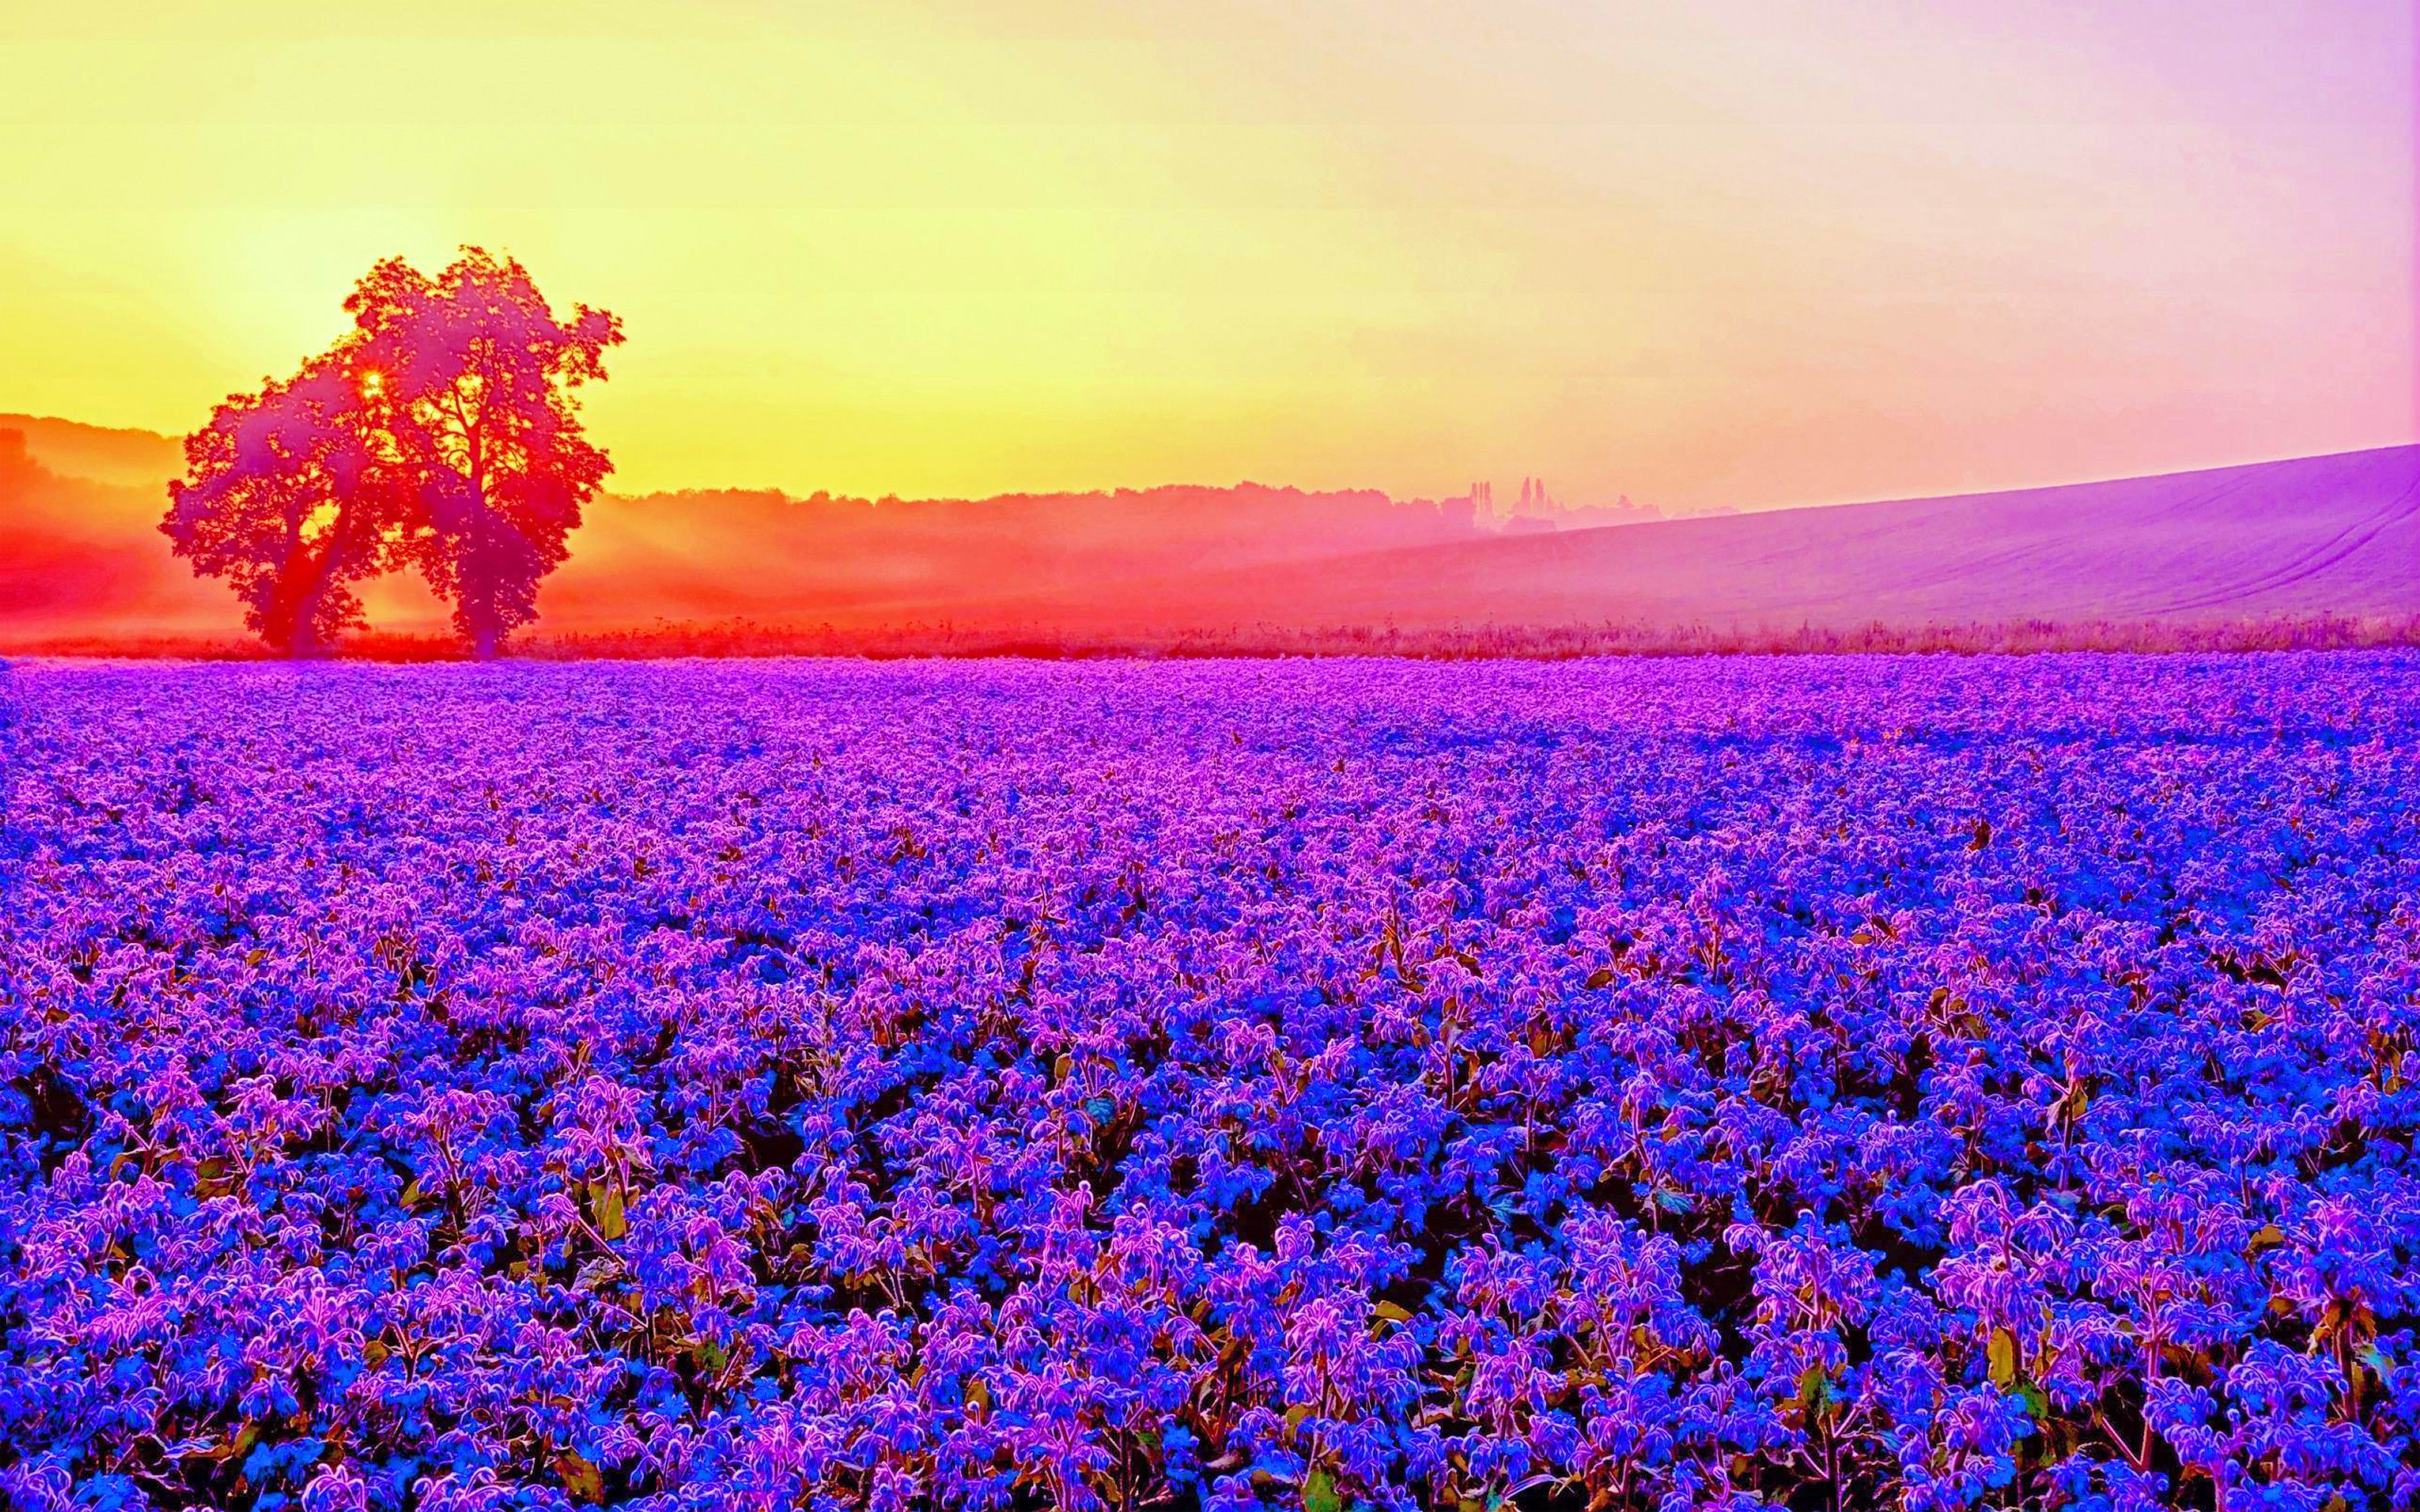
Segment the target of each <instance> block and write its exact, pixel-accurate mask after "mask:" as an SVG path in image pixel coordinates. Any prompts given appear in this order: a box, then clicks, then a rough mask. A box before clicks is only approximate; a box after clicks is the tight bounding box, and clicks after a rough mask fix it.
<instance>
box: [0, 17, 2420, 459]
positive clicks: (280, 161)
mask: <svg viewBox="0 0 2420 1512" xmlns="http://www.w3.org/2000/svg"><path fill="white" fill-rule="evenodd" d="M2189 23H2190V24H2189ZM2411 55H2412V43H2411V27H2410V22H2409V19H2408V17H2407V16H2406V15H2405V14H2404V7H2402V6H2401V5H2399V4H2397V3H2393V0H2340V3H2337V4H2333V5H2298V4H2291V3H2288V0H2230V4H2229V6H2228V7H2226V8H2224V13H2223V14H2215V15H2214V13H2213V12H2212V11H2211V8H2207V7H2203V6H2197V5H2190V6H2189V5H2185V4H2181V3H2169V0H2137V3H2134V4H2133V5H2125V4H2120V5H2115V6H2111V7H2103V8H2085V7H2056V8H2051V7H2022V8H2011V7H2008V6H2005V5H1984V4H1981V3H1974V4H1964V3H1961V4H1937V3H1936V4H1929V5H1928V4H1917V3H1916V0H1904V3H1900V0H1890V3H1885V0H1835V3H1825V4H1798V3H1792V0H1755V3H1749V0H1737V3H1729V4H1723V3H1714V4H1705V5H1695V6H1681V5H1672V4H1656V5H1644V4H1619V3H1592V4H1579V3H1571V4H1544V3H1535V0H1498V3H1496V4H1491V5H1487V6H1477V5H1455V6H1445V5H1435V4H1427V3H1422V0H1395V3H1390V4H1382V3H1379V0H1323V3H1318V4H1300V3H1296V4H1289V5H1275V4H1269V5H1260V4H1249V5H1238V4H1214V3H1208V0H1197V3H1193V4H1184V5H1180V4H1174V3H1161V0H1134V3H1127V4H1116V5H1112V4H1088V3H1078V0H1032V3H1029V4H1023V5H970V4H950V5H942V4H919V5H885V4H878V3H871V0H869V3H865V4H859V5H850V6H837V5H835V6H828V7H810V6H793V5H772V4H738V3H721V4H713V5H705V6H684V5H673V4H668V3H665V0H648V3H628V0H585V3H582V4H577V5H560V6H556V5H534V4H526V3H504V4H476V5H467V4H466V5H443V4H440V5H419V4H415V5H411V6H395V5H392V4H385V5H378V6H361V7H349V6H345V5H331V4H324V3H321V4H291V3H287V0H246V3H241V4H182V5H166V4H112V3H102V4H98V5H95V4H80V5H76V6H64V5H50V4H35V3H33V0H0V59H5V63H0V67H5V69H6V73H7V86H6V88H5V89H0V128H5V130H6V131H7V132H8V140H9V143H10V147H9V150H8V152H7V153H6V154H5V157H0V409H24V410H32V411H36V412H40V413H51V414H60V415H65V416H69V417H71V418H76V419H83V420H88V421H93V422H96V423H101V424H133V425H145V426H149V427H152V428H156V429H161V430H167V431H181V430H184V429H187V428H190V427H191V426H193V425H194V424H198V423H199V422H200V421H201V420H202V419H203V418H204V416H205V415H206V414H207V412H208V409H209V405H210V403H211V402H212V401H213V400H215V399H216V398H217V397H219V396H220V395H222V394H223V393H226V392H227V391H229V390H230V389H232V388H236V387H239V386H250V385H251V384H253V383H255V382H256V381H257V380H258V379H259V378H261V377H262V376H263V375H264V374H267V373H271V372H276V373H284V372H287V371H289V370H290V369H291V368H292V367H293V366H294V364H295V363H297V362H298V361H299V360H300V359H301V358H302V356H304V355H305V354H306V353H308V352H309V351H311V350H314V349H316V348H318V347H320V346H322V345H324V344H325V343H326V342H327V341H328V340H329V339H330V338H331V337H332V336H333V335H334V333H335V332H336V330H337V328H338V326H339V324H340V322H341V319H342V316H341V314H340V312H339V310H338V305H339V303H340V301H341V300H342V299H343V296H344V294H345V291H346V289H347V288H348V287H349V285H350V283H351V281H352V280H353V278H355V277H356V276H358V275H359V274H360V273H361V272H362V271H363V270H365V269H366V268H367V267H368V266H369V264H370V263H371V262H372V261H373V260H375V259H376V258H377V257H379V256H381V255H387V254H390V253H395V252H401V253H404V254H407V255H411V256H412V257H413V258H414V259H415V260H416V261H420V262H421V263H422V264H423V265H424V266H429V267H433V266H435V265H437V264H439V263H442V261H443V259H444V258H445V256H446V255H447V254H448V252H449V251H450V249H451V248H452V247H454V246H455V245H457V244H458V243H461V242H465V241H476V242H481V243H484V244H487V245H489V246H491V247H497V248H501V249H504V250H508V251H510V252H512V253H514V254H516V255H519V256H520V257H521V258H522V259H523V260H524V261H525V262H527V263H528V264H529V265H530V267H531V269H532V270H533V271H534V272H535V274H536V275H537V277H538V280H539V283H540V285H541V286H542V287H543V288H545V289H546V290H547V291H548V293H549V294H550V295H551V296H552V297H553V298H555V299H556V300H557V301H563V302H568V301H573V300H583V301H590V302H594V303H599V304H603V305H605V306H607V307H609V308H611V309H613V310H614V311H616V312H617V313H619V314H620V315H621V316H623V318H624V320H625V323H626V326H627V329H628V335H629V344H628V346H627V347H624V348H622V349H621V350H620V351H619V352H617V353H616V354H615V360H614V363H613V373H614V376H613V381H612V382H610V383H609V384H607V385H606V386H605V387H604V388H603V389H602V390H600V391H597V393H596V395H595V397H594V399H593V400H592V403H591V409H590V412H591V415H592V418H593V422H594V426H595V429H596V432H597V436H598V439H599V440H602V441H603V442H604V443H605V444H607V445H608V446H609V447H610V448H611V449H612V450H613V455H614V457H615V459H616V462H617V464H618V468H619V471H618V474H617V477H616V479H615V486H617V487H619V488H623V489H638V488H652V487H669V486H683V485H721V484H734V485H755V484H775V485H780V486H785V487H788V488H790V489H792V490H794V491H799V492H804V491H809V490H812V489H814V488H818V487H825V488H831V489H834V490H843V491H849V492H858V493H870V494H881V493H886V492H899V493H903V494H923V493H985V492H991V491H997V490H1002V489H1010V488H1037V489H1038V488H1054V487H1068V486H1107V485H1118V484H1134V485H1142V484H1151V483H1159V482H1169V481H1202V482H1228V481H1233V480H1235V479H1239V478H1246V477H1249V478H1255V479H1259V480H1262V481H1266V482H1286V483H1297V484H1301V485H1304V486H1346V485H1369V486H1381V487H1386V488H1388V489H1390V490H1393V491H1395V492H1398V493H1403V494H1431V495H1435V494H1443V493H1448V492H1454V491H1459V489H1460V488H1461V486H1463V485H1464V484H1465V483H1466V481H1468V480H1470V479H1472V478H1497V479H1501V480H1504V481H1505V486H1507V487H1508V488H1509V487H1510V486H1512V480H1513V479H1516V478H1517V477H1519V476H1520V475H1522V474H1525V473H1539V474H1543V475H1544V476H1546V477H1547V478H1548V479H1549V480H1550V481H1551V482H1553V483H1554V484H1556V485H1557V487H1558V492H1559V493H1560V494H1562V495H1563V496H1564V497H1566V498H1574V499H1579V500H1584V501H1585V500H1594V499H1598V498H1609V497H1610V496H1611V495H1612V494H1613V493H1615V492H1617V491H1627V492H1629V493H1631V494H1633V495H1635V496H1637V498H1640V499H1642V500H1650V501H1658V502H1663V503H1667V504H1672V505H1678V506H1683V507H1691V506H1700V505H1710V504H1718V503H1734V504H1741V505H1756V504H1764V503H1776V502H1792V501H1818V500H1825V499H1840V498H1854V497H1876V496H1884V495H1890V494H1901V493H1914V492H1925V491H1948V490H1953V489H1957V488H1962V487H1978V486H1994V485H2019V484H2029V483H2037V482H2050V481H2058V480H2062V479H2069V478H2075V477H2083V476H2092V475H2108V474H2115V473H2122V472H2132V471H2154V470H2158V469H2161V468H2173V467H2182V466H2192V465H2198V464H2211V463H2217V462H2223V461H2229V460H2238V459H2242V458H2245V457H2251V456H2265V455H2288V454H2294V453H2305V452H2316V451H2323V450H2333V449H2341V448H2347V447H2352V446H2359V445H2368V444H2381V443H2384V442H2389V441H2398V440H2409V439H2412V434H2413V426H2412V340H2411V336H2412V329H2413V328H2412V167H2411V164H2412V151H2411V148H2412V67H2411Z"/></svg>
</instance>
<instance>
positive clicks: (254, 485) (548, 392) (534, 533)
mask: <svg viewBox="0 0 2420 1512" xmlns="http://www.w3.org/2000/svg"><path fill="white" fill-rule="evenodd" d="M345 310H346V313H347V314H349V315H350V316H352V317H353V329H352V330H351V331H350V332H347V333H346V334H345V335H344V336H343V337H342V338H341V339H339V340H338V341H337V342H336V344H335V345H334V347H330V348H329V349H328V350H327V351H326V352H324V353H321V354H320V355H319V356H318V357H315V358H312V359H311V360H310V361H309V362H306V363H303V364H302V369H301V371H299V372H297V373H296V374H295V375H294V377H292V378H287V379H286V380H285V381H283V382H278V381H276V380H273V379H271V380H267V381H265V382H264V383H263V384H262V386H261V388H260V390H259V392H258V393H241V394H234V395H231V396H230V397H229V398H228V399H227V400H226V402H225V403H224V404H222V405H220V406H219V407H218V409H216V410H214V411H213V412H212V413H211V415H210V421H209V424H208V425H206V426H204V427H203V428H202V429H200V430H198V431H196V432H194V434H193V435H191V436H189V437H187V438H186V439H185V461H186V476H185V477H184V478H183V479H182V480H180V481H178V482H177V483H175V484H172V485H170V486H169V490H168V492H169V506H168V514H167V517H166V518H165V519H163V521H162V522H161V526H160V528H161V529H162V530H163V532H166V533H167V535H168V536H169V538H170V539H171V540H172V541H174V542H175V543H176V550H177V553H178V555H179V556H184V557H189V558H191V559H192V560H193V563H194V570H195V571H196V572H199V573H202V574H205V575H207V576H211V577H223V578H225V579H228V580H229V581H230V582H232V583H233V584H234V585H235V589H236V593H237V595H238V596H239V597H240V598H241V599H242V600H243V604H244V620H245V623H246V624H247V625H250V626H251V627H252V629H253V630H254V631H255V632H256V633H257V634H259V635H260V636H261V637H262V638H263V639H264V640H268V641H269V642H270V643H271V645H274V646H278V647H280V648H281V649H283V650H285V651H287V653H288V654H290V655H293V656H313V655H318V654H322V653H324V652H326V651H328V650H329V649H330V648H331V647H333V645H334V642H335V640H336V639H337V637H339V636H340V635H342V634H343V633H344V631H345V630H347V629H348V628H350V627H352V626H355V625H359V624H360V623H361V619H362V605H361V600H360V598H359V596H358V595H357V594H355V592H354V586H355V585H356V584H358V583H359V582H361V581H362V580H364V579H367V578H371V577H374V576H376V575H377V574H379V573H381V572H384V571H387V570H389V569H391V568H394V567H396V566H401V565H406V564H410V565H413V566H416V567H418V568H419V569H420V570H421V572H422V574H423V575H424V576H426V577H427V579H428V582H429V586H430V587H432V588H434V589H435V590H436V591H437V593H438V594H439V596H440V597H442V598H444V599H445V600H447V601H448V602H449V603H451V604H452V605H453V607H454V623H455V625H456V627H457V628H458V630H460V631H461V633H462V635H463V636H464V637H465V638H466V639H467V640H470V642H471V644H472V647H473V650H474V651H475V652H476V653H477V654H478V655H479V656H483V657H485V656H493V655H495V653H496V650H497V648H498V647H499V646H500V645H501V644H502V643H503V641H504V637H505V636H506V635H508V634H509V633H510V632H511V631H512V630H513V629H514V628H516V627H517V626H519V625H524V624H527V623H528V622H529V621H530V620H531V619H532V618H534V617H535V615H536V613H537V588H538V583H539V580H540V579H543V578H544V577H545V576H546V574H547V573H549V572H551V571H552V570H553V569H554V568H555V567H556V566H557V565H558V564H560V563H562V562H563V560H564V558H565V556H566V545H565V541H566V536H567V535H568V534H569V533H570V532H571V531H572V530H573V529H574V528H575V527H577V526H578V525H579V523H580V511H581V507H582V505H583V504H585V503H586V502H587V501H589V500H590V499H592V498H594V497H595V496H596V493H597V488H598V486H600V485H601V484H602V483H603V482H604V479H605V475H606V473H607V472H609V471H612V466H613V464H612V462H611V461H610V459H609V458H608V457H607V456H606V455H605V453H604V452H603V451H602V450H601V449H600V448H598V447H597V446H594V445H592V444H590V442H589V441H588V440H587V438H586V437H585V436H584V435H583V434H582V430H581V424H580V415H579V410H578V407H577V404H576V402H575V399H574V395H573V391H574V390H575V389H577V388H578V387H579V386H580V385H581V384H582V383H585V382H589V381H591V380H601V379H602V378H604V377H605V367H604V351H605V348H606V347H611V346H613V345H615V344H617V343H619V342H620V341H621V339H622V328H621V323H620V322H619V321H617V320H615V319H614V317H613V316H611V315H609V314H607V313H606V312H604V311H602V310H592V309H590V308H588V307H587V306H586V305H579V306H576V307H575V308H574V309H573V311H572V314H571V316H570V318H569V319H567V320H557V319H556V318H555V317H554V315H553V313H552V311H551V309H550V308H549V307H548V305H547V302H546V300H545V298H544V296H542V295H540V294H539V293H538V291H537V285H535V283H533V282H532V281H531V279H530V275H529V271H528V270H526V269H524V268H522V267H521V265H520V263H518V262H516V261H513V260H512V259H510V258H497V257H494V256H491V255H489V254H488V253H486V252H484V251H481V250H480V249H479V248H476V247H466V248H464V249H463V251H462V255H461V256H460V257H459V258H458V260H457V261H456V262H455V263H454V264H453V266H451V267H449V268H447V269H446V270H444V272H442V274H440V275H439V276H438V277H436V278H434V279H431V278H427V277H426V276H424V275H423V274H421V273H420V272H419V271H418V270H415V269H414V268H412V266H411V264H410V263H407V262H405V261H404V260H403V259H402V258H400V257H394V258H389V259H387V260H386V261H384V262H381V263H380V264H379V265H378V266H377V267H375V268H373V269H371V270H370V271H369V273H368V275H367V276H366V277H365V278H363V279H362V281H361V283H360V284H359V285H356V286H355V287H354V289H353V292H352V294H351V296H350V297H349V298H348V299H347V300H346V301H345Z"/></svg>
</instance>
